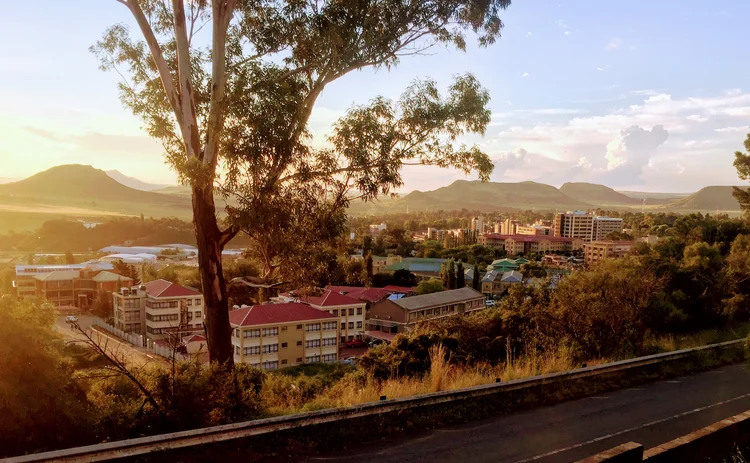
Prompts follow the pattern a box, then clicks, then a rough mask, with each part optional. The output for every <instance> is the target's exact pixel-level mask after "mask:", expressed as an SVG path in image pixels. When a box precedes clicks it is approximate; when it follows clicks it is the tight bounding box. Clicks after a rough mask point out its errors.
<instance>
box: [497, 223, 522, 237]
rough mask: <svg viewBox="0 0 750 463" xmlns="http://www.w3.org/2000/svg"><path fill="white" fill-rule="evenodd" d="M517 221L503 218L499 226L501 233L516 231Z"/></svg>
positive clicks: (512, 233)
mask: <svg viewBox="0 0 750 463" xmlns="http://www.w3.org/2000/svg"><path fill="white" fill-rule="evenodd" d="M517 228H518V221H517V220H511V219H505V221H503V223H502V226H501V227H500V234H501V235H515V234H516V233H517Z"/></svg>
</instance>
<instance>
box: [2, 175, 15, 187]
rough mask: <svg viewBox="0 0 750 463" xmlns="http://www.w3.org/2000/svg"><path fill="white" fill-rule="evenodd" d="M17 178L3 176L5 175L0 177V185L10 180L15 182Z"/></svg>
mask: <svg viewBox="0 0 750 463" xmlns="http://www.w3.org/2000/svg"><path fill="white" fill-rule="evenodd" d="M17 180H18V179H17V178H5V177H0V185H2V184H4V183H11V182H15V181H17Z"/></svg>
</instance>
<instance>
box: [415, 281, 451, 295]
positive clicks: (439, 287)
mask: <svg viewBox="0 0 750 463" xmlns="http://www.w3.org/2000/svg"><path fill="white" fill-rule="evenodd" d="M440 291H445V287H444V286H443V281H442V280H440V279H437V278H430V279H429V280H422V281H420V282H419V284H417V294H430V293H438V292H440Z"/></svg>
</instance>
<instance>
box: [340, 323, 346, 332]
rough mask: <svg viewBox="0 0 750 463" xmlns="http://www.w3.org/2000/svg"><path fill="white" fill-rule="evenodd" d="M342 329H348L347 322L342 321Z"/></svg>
mask: <svg viewBox="0 0 750 463" xmlns="http://www.w3.org/2000/svg"><path fill="white" fill-rule="evenodd" d="M341 329H342V330H345V329H346V323H344V322H341Z"/></svg>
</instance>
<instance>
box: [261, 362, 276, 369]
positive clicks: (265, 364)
mask: <svg viewBox="0 0 750 463" xmlns="http://www.w3.org/2000/svg"><path fill="white" fill-rule="evenodd" d="M262 367H263V369H264V370H275V369H277V368H279V362H277V361H273V362H263V365H262Z"/></svg>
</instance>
